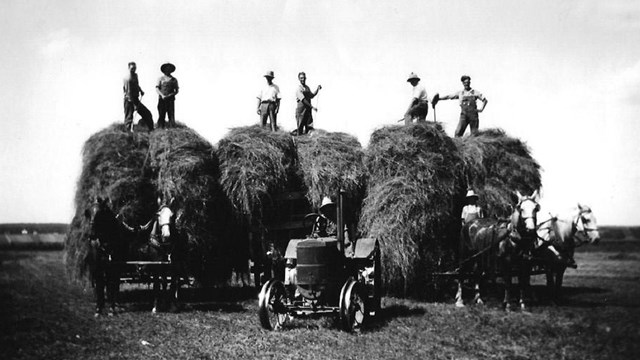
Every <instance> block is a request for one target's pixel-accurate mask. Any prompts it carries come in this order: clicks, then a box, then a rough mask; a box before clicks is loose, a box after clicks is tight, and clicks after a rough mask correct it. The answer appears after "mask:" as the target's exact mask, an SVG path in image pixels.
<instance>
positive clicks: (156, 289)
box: [151, 274, 161, 314]
mask: <svg viewBox="0 0 640 360" xmlns="http://www.w3.org/2000/svg"><path fill="white" fill-rule="evenodd" d="M152 281H153V308H152V309H151V313H152V314H156V313H157V312H158V302H159V299H160V281H161V279H160V275H158V274H154V275H152Z"/></svg>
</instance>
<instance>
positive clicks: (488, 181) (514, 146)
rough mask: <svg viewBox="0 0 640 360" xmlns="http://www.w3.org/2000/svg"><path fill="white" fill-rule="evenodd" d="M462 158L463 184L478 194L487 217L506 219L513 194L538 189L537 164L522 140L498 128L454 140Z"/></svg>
mask: <svg viewBox="0 0 640 360" xmlns="http://www.w3.org/2000/svg"><path fill="white" fill-rule="evenodd" d="M455 141H456V145H457V147H458V149H459V150H458V151H459V152H460V154H461V156H462V159H463V172H464V176H465V179H464V181H465V183H466V184H467V186H468V187H470V188H473V189H474V190H475V191H476V193H478V195H479V205H480V206H481V207H482V208H483V209H484V210H485V214H486V216H496V217H507V216H509V214H510V213H511V211H512V210H513V206H514V205H515V202H516V201H517V197H516V196H515V192H516V191H519V192H520V193H522V194H526V195H529V194H532V193H533V192H534V191H535V190H538V189H540V186H541V181H542V180H541V175H540V165H539V164H538V162H537V161H536V160H535V159H533V157H532V156H531V151H530V149H529V147H528V146H527V145H526V143H524V142H523V141H521V140H519V139H516V138H513V137H511V136H509V135H507V134H506V133H505V132H504V131H503V130H501V129H486V130H482V131H480V132H479V133H478V135H476V136H469V137H465V138H458V139H455Z"/></svg>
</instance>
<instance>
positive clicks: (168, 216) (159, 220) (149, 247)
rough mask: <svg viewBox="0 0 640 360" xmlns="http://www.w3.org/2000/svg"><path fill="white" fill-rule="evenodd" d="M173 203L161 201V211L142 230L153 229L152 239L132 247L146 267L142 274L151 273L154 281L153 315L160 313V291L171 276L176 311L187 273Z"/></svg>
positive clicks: (146, 238)
mask: <svg viewBox="0 0 640 360" xmlns="http://www.w3.org/2000/svg"><path fill="white" fill-rule="evenodd" d="M173 203H174V202H173V200H172V201H171V202H170V203H169V204H165V203H163V202H162V200H161V199H160V198H159V199H158V205H159V208H158V211H157V213H156V215H155V216H154V218H152V219H151V221H149V223H147V224H146V225H145V226H142V227H141V230H142V231H145V230H148V229H149V228H151V232H150V233H149V236H148V237H141V238H142V239H143V240H142V241H138V242H136V243H135V244H134V245H133V247H132V254H133V256H134V258H135V260H138V261H139V262H140V263H142V264H143V265H142V268H143V269H142V271H143V272H145V273H148V274H149V276H150V277H151V279H152V281H153V294H154V299H153V309H152V310H151V311H152V312H153V313H156V312H157V311H158V306H159V302H160V299H161V290H160V288H161V287H162V289H163V290H165V291H166V287H167V282H168V281H167V277H170V281H171V285H170V293H171V297H170V302H171V308H172V309H175V308H176V306H177V301H178V291H179V288H180V278H181V276H182V275H184V273H185V272H184V267H185V255H186V242H185V241H184V238H183V237H182V236H180V234H179V233H178V231H176V226H175V212H174V211H173V210H172V209H171V207H172V206H173Z"/></svg>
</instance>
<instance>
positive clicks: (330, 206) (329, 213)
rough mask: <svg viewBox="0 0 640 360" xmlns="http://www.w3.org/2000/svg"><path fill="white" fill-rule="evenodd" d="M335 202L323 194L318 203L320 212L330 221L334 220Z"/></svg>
mask: <svg viewBox="0 0 640 360" xmlns="http://www.w3.org/2000/svg"><path fill="white" fill-rule="evenodd" d="M336 207H337V205H336V203H335V202H333V200H331V198H329V197H328V196H325V197H324V198H323V199H322V202H321V203H320V209H319V210H320V213H321V214H322V215H324V216H326V217H327V218H329V220H331V221H335V220H336Z"/></svg>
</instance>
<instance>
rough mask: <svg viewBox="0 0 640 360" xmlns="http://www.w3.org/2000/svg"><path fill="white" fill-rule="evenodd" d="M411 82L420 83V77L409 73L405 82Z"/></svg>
mask: <svg viewBox="0 0 640 360" xmlns="http://www.w3.org/2000/svg"><path fill="white" fill-rule="evenodd" d="M411 80H418V81H420V77H419V76H418V75H417V74H414V73H411V74H409V76H408V77H407V81H411Z"/></svg>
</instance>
